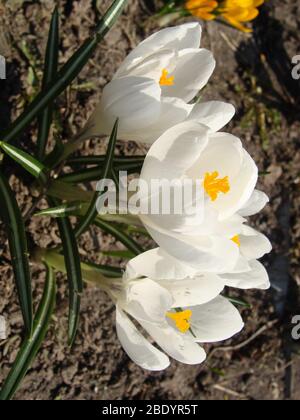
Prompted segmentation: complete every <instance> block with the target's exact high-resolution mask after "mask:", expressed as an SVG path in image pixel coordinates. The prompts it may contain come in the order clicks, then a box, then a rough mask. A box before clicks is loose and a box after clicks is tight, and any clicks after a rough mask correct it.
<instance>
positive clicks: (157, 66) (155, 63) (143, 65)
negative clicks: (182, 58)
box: [114, 50, 176, 83]
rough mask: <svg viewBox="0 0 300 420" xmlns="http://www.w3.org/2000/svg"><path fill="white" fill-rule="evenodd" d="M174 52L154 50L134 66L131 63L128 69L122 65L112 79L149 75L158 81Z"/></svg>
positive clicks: (173, 57)
mask: <svg viewBox="0 0 300 420" xmlns="http://www.w3.org/2000/svg"><path fill="white" fill-rule="evenodd" d="M175 56H176V52H175V51H174V50H161V51H156V52H154V53H153V54H151V55H147V56H145V57H144V58H143V59H142V60H141V61H138V63H137V64H136V65H135V66H134V65H133V64H132V65H131V67H130V69H126V68H123V67H122V66H121V67H120V68H119V70H118V71H117V72H116V73H115V75H114V79H117V78H118V79H119V78H120V77H127V76H139V77H149V78H151V79H154V80H155V81H156V82H157V83H159V80H160V77H161V75H162V69H166V68H169V67H170V63H171V62H172V61H174V59H175Z"/></svg>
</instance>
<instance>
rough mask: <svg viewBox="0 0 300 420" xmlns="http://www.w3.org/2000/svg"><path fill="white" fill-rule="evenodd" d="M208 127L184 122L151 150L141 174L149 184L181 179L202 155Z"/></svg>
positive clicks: (158, 141) (164, 135)
mask: <svg viewBox="0 0 300 420" xmlns="http://www.w3.org/2000/svg"><path fill="white" fill-rule="evenodd" d="M207 131H208V128H207V127H205V126H203V125H201V124H198V123H196V122H184V123H181V124H178V125H176V126H174V127H172V128H170V129H169V130H167V131H166V132H165V133H164V134H163V135H162V136H161V137H160V138H159V139H158V140H157V141H156V142H155V143H154V144H153V145H152V147H151V148H150V150H149V152H148V154H147V156H146V159H145V162H144V166H143V169H142V173H141V179H143V180H145V181H146V182H148V185H150V182H151V180H152V179H153V177H154V176H155V178H156V179H169V180H175V179H180V178H182V177H183V176H184V174H185V172H186V171H187V169H188V168H189V167H190V166H191V165H192V164H193V162H195V161H196V160H197V159H198V158H199V156H200V155H201V153H202V151H203V149H204V148H205V146H206V144H207V142H208V136H207Z"/></svg>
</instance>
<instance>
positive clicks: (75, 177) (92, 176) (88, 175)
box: [58, 163, 143, 184]
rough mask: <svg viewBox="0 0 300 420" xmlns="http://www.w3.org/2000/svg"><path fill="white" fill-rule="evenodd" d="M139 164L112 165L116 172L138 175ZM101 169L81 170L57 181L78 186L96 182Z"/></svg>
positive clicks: (62, 176)
mask: <svg viewBox="0 0 300 420" xmlns="http://www.w3.org/2000/svg"><path fill="white" fill-rule="evenodd" d="M142 166H143V165H142V164H141V163H128V164H127V165H126V164H121V165H120V164H114V168H115V170H116V172H119V171H126V172H127V173H128V175H130V174H135V173H139V172H140V171H141V169H142ZM102 172H103V169H102V167H98V168H88V169H82V170H80V171H77V172H73V173H70V174H65V175H61V176H60V177H59V178H58V179H59V180H60V181H64V182H68V183H69V182H70V183H72V184H79V183H81V182H91V181H98V180H99V179H100V178H101V176H102Z"/></svg>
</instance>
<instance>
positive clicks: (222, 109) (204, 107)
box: [188, 101, 235, 131]
mask: <svg viewBox="0 0 300 420" xmlns="http://www.w3.org/2000/svg"><path fill="white" fill-rule="evenodd" d="M234 114H235V108H234V106H233V105H231V104H228V103H226V102H220V101H211V102H201V103H199V104H196V105H195V106H194V108H193V111H192V112H191V113H190V115H189V117H188V121H190V120H195V121H198V122H199V123H201V124H204V125H207V126H208V127H209V128H210V129H211V130H212V131H219V130H220V129H221V128H223V127H225V125H226V124H228V123H229V121H231V119H232V117H233V116H234Z"/></svg>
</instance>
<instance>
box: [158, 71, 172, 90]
mask: <svg viewBox="0 0 300 420" xmlns="http://www.w3.org/2000/svg"><path fill="white" fill-rule="evenodd" d="M168 74H169V72H168V70H167V69H163V71H162V73H161V76H160V79H159V84H160V85H161V86H173V85H174V79H175V77H174V76H168Z"/></svg>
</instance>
